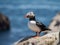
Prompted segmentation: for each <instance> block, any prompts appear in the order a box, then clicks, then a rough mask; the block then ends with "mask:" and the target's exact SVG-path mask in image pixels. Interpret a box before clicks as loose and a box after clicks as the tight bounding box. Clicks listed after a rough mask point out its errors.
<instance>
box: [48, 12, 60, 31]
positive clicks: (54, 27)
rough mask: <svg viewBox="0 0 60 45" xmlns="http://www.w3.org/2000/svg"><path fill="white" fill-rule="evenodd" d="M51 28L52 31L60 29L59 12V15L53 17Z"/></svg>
mask: <svg viewBox="0 0 60 45" xmlns="http://www.w3.org/2000/svg"><path fill="white" fill-rule="evenodd" d="M49 28H50V29H51V31H59V30H60V13H57V15H56V16H55V17H54V18H53V19H52V21H51V23H50V25H49Z"/></svg>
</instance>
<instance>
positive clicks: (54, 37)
mask: <svg viewBox="0 0 60 45" xmlns="http://www.w3.org/2000/svg"><path fill="white" fill-rule="evenodd" d="M58 35H59V32H53V33H48V34H46V35H44V36H42V37H37V38H33V37H32V38H29V39H27V40H24V41H21V40H19V41H17V42H15V43H14V44H13V45H57V43H58V40H59V36H58Z"/></svg>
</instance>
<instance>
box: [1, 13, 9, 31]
mask: <svg viewBox="0 0 60 45" xmlns="http://www.w3.org/2000/svg"><path fill="white" fill-rule="evenodd" d="M9 29H10V21H9V19H8V17H7V16H4V15H3V14H2V13H0V31H4V30H9Z"/></svg>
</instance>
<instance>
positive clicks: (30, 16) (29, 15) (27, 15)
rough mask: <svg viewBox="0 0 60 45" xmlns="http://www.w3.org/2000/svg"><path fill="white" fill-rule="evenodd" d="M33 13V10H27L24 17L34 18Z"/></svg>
mask: <svg viewBox="0 0 60 45" xmlns="http://www.w3.org/2000/svg"><path fill="white" fill-rule="evenodd" d="M34 17H35V15H34V13H33V12H28V13H27V14H26V15H25V18H34Z"/></svg>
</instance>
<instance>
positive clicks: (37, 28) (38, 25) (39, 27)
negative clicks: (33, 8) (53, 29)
mask: <svg viewBox="0 0 60 45" xmlns="http://www.w3.org/2000/svg"><path fill="white" fill-rule="evenodd" d="M25 18H28V19H29V21H28V27H29V29H31V30H32V31H34V32H36V36H35V37H38V36H40V33H41V32H42V31H47V30H49V31H50V29H49V28H47V27H46V26H45V25H44V24H43V23H42V22H38V21H37V20H36V18H35V14H34V12H28V13H27V14H26V15H25Z"/></svg>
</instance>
